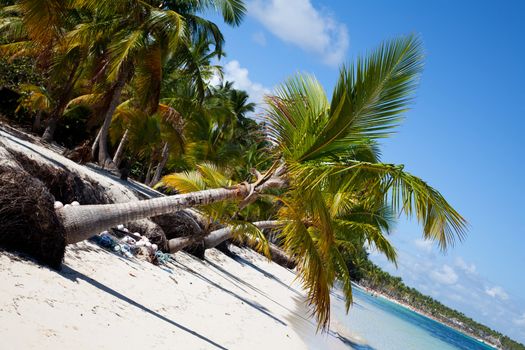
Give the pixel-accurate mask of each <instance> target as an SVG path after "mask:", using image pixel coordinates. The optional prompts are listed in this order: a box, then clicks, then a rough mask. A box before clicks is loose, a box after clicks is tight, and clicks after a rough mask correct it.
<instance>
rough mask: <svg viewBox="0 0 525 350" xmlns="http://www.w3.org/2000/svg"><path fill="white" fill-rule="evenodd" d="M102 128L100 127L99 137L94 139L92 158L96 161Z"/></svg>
mask: <svg viewBox="0 0 525 350" xmlns="http://www.w3.org/2000/svg"><path fill="white" fill-rule="evenodd" d="M101 130H102V129H98V132H97V137H95V141H93V145H92V146H91V159H93V161H95V159H97V150H98V140H100V132H101Z"/></svg>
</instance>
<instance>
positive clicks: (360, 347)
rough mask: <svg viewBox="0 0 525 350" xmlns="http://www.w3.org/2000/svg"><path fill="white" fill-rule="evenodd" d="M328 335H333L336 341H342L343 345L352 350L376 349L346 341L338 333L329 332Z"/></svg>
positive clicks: (346, 339) (345, 338)
mask: <svg viewBox="0 0 525 350" xmlns="http://www.w3.org/2000/svg"><path fill="white" fill-rule="evenodd" d="M330 334H331V335H333V336H334V337H336V338H337V339H339V340H340V341H342V342H343V343H344V344H345V345H348V346H350V347H351V348H352V349H355V350H376V348H374V347H372V346H370V345H366V344H358V343H356V342H354V341H352V340H350V339H348V338H347V337H345V336H343V335H341V334H340V333H338V332H333V331H330Z"/></svg>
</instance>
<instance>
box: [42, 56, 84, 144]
mask: <svg viewBox="0 0 525 350" xmlns="http://www.w3.org/2000/svg"><path fill="white" fill-rule="evenodd" d="M79 66H80V59H77V60H76V62H75V64H74V66H73V69H71V73H69V77H68V80H67V82H66V84H65V85H64V88H63V89H62V92H61V93H60V94H59V96H58V101H57V104H56V106H55V108H54V109H53V111H52V112H51V115H50V116H49V119H48V122H47V126H46V129H45V130H44V134H43V135H42V138H43V139H44V140H45V141H47V142H51V141H53V138H54V136H55V131H56V128H57V124H58V120H59V119H60V117H62V115H63V114H64V111H65V110H66V107H67V104H68V103H69V101H70V100H71V96H73V87H74V85H75V83H76V81H77V79H78V77H79V76H80V75H77V72H78V67H79Z"/></svg>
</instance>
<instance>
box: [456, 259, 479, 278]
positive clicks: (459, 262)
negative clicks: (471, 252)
mask: <svg viewBox="0 0 525 350" xmlns="http://www.w3.org/2000/svg"><path fill="white" fill-rule="evenodd" d="M455 265H456V266H457V267H459V268H460V269H461V270H463V271H465V272H467V273H470V274H474V273H476V265H474V264H468V263H466V262H465V260H463V259H462V258H461V257H458V258H456V261H455Z"/></svg>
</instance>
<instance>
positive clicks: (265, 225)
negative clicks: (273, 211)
mask: <svg viewBox="0 0 525 350" xmlns="http://www.w3.org/2000/svg"><path fill="white" fill-rule="evenodd" d="M252 224H253V225H254V226H257V228H259V229H261V230H263V229H270V228H277V227H279V226H281V225H282V222H281V223H280V222H279V221H275V220H274V221H258V222H253V223H252ZM234 230H235V228H234V227H231V226H230V227H225V228H222V229H219V230H215V231H212V232H211V233H210V234H209V235H206V236H204V235H203V232H201V233H200V234H197V235H193V236H188V237H178V238H174V239H170V240H169V241H168V249H169V252H170V253H176V252H178V251H180V250H182V249H184V248H187V247H189V246H191V245H193V244H196V243H197V242H199V241H203V242H204V246H205V248H206V249H209V248H213V247H216V246H217V245H219V244H220V243H222V242H224V241H225V240H227V239H230V238H233V232H234ZM247 244H248V245H249V246H250V247H251V248H253V249H255V250H256V244H252V242H250V241H248V242H247ZM268 248H269V250H270V255H271V259H272V261H274V262H276V263H277V264H279V265H281V266H284V267H286V268H289V269H293V268H294V267H295V265H296V264H295V262H294V261H293V259H292V258H290V257H289V256H288V255H287V254H286V253H285V252H284V251H283V250H282V249H281V248H279V247H278V246H277V245H275V244H273V243H268Z"/></svg>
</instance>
